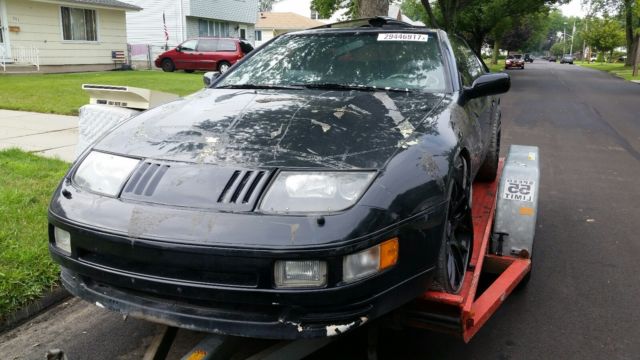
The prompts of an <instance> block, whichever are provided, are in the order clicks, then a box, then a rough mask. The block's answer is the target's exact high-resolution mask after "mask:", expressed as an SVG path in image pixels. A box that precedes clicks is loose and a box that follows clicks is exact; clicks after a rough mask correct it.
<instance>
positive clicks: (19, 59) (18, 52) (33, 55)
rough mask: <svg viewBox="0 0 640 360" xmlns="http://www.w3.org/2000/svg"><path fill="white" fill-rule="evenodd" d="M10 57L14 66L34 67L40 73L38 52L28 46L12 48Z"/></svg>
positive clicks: (36, 49)
mask: <svg viewBox="0 0 640 360" xmlns="http://www.w3.org/2000/svg"><path fill="white" fill-rule="evenodd" d="M11 57H12V58H13V62H14V63H15V64H29V65H34V66H35V67H36V69H38V71H40V50H38V48H36V47H33V46H30V47H26V46H12V47H11Z"/></svg>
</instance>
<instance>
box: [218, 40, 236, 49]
mask: <svg viewBox="0 0 640 360" xmlns="http://www.w3.org/2000/svg"><path fill="white" fill-rule="evenodd" d="M218 51H236V43H235V41H233V40H219V41H218Z"/></svg>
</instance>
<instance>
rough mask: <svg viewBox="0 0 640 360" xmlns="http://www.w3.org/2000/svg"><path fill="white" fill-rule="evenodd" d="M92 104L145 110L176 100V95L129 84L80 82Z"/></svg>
mask: <svg viewBox="0 0 640 360" xmlns="http://www.w3.org/2000/svg"><path fill="white" fill-rule="evenodd" d="M82 89H83V90H85V91H87V92H88V93H89V103H90V104H92V105H111V106H118V107H124V108H129V109H139V110H147V109H150V108H153V107H156V106H158V105H162V104H166V103H168V102H170V101H173V100H176V99H177V98H178V95H176V94H169V93H164V92H160V91H152V90H149V89H141V88H137V87H131V86H115V85H97V84H82Z"/></svg>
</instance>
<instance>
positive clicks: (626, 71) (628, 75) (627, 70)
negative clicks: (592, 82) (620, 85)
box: [576, 61, 640, 80]
mask: <svg viewBox="0 0 640 360" xmlns="http://www.w3.org/2000/svg"><path fill="white" fill-rule="evenodd" d="M576 64H577V65H580V66H584V67H588V68H592V69H596V70H601V71H606V72H610V73H612V74H614V75H616V76H618V77H621V78H623V79H625V80H640V75H638V76H635V77H634V76H632V74H633V69H632V68H631V67H630V66H624V64H623V63H598V62H595V63H588V62H582V61H576Z"/></svg>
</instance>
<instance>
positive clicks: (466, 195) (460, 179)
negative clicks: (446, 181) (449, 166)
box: [435, 157, 473, 294]
mask: <svg viewBox="0 0 640 360" xmlns="http://www.w3.org/2000/svg"><path fill="white" fill-rule="evenodd" d="M452 177H453V179H452V181H451V185H450V187H449V205H448V209H447V220H446V222H445V228H444V234H443V240H442V246H441V249H440V254H439V256H438V274H437V276H436V281H437V284H436V286H435V287H436V288H440V290H443V291H446V292H448V293H451V294H457V293H458V292H460V289H461V288H462V284H463V282H464V276H465V274H466V272H467V267H468V265H469V259H470V258H471V249H472V244H473V223H472V220H471V180H470V171H469V166H468V165H467V162H466V161H465V160H464V159H463V158H461V157H458V158H457V159H456V161H455V163H454V171H453V176H452Z"/></svg>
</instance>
